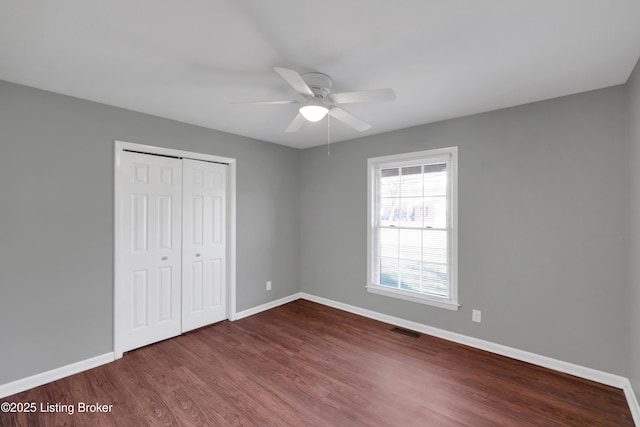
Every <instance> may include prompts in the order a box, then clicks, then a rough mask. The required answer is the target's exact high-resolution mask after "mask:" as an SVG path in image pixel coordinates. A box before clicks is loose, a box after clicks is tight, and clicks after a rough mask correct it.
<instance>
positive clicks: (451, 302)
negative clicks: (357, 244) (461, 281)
mask: <svg viewBox="0 0 640 427" xmlns="http://www.w3.org/2000/svg"><path fill="white" fill-rule="evenodd" d="M442 161H445V162H446V163H447V165H448V174H449V175H448V178H449V179H448V188H447V203H448V218H447V237H448V245H447V249H448V253H447V255H448V258H447V269H448V275H447V277H448V280H449V283H448V285H449V296H448V298H442V297H438V296H435V295H428V294H424V293H420V292H415V291H409V290H403V289H397V288H391V287H388V286H383V285H380V284H379V283H375V278H376V277H377V274H376V269H377V268H378V261H377V254H378V251H379V247H378V246H379V245H378V243H377V235H378V233H377V228H378V224H377V221H378V216H379V215H378V203H379V201H378V195H379V190H378V186H379V179H378V177H379V171H380V170H381V169H386V168H394V167H402V166H410V165H416V164H429V163H435V162H442ZM367 171H368V180H367V187H368V188H367V196H368V197H367V215H368V220H367V251H368V252H367V286H366V289H367V291H368V292H371V293H374V294H379V295H384V296H388V297H393V298H399V299H403V300H407V301H413V302H417V303H421V304H427V305H431V306H435V307H440V308H444V309H447V310H453V311H457V310H458V308H459V307H460V304H458V147H447V148H438V149H434V150H426V151H418V152H413V153H403V154H395V155H391V156H382V157H374V158H370V159H368V161H367Z"/></svg>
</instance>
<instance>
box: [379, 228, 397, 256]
mask: <svg viewBox="0 0 640 427" xmlns="http://www.w3.org/2000/svg"><path fill="white" fill-rule="evenodd" d="M380 256H381V257H385V258H395V259H397V258H398V230H393V229H389V228H381V229H380Z"/></svg>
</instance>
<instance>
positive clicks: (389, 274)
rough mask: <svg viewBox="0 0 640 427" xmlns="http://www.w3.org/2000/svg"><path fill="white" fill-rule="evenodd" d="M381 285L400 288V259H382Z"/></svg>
mask: <svg viewBox="0 0 640 427" xmlns="http://www.w3.org/2000/svg"><path fill="white" fill-rule="evenodd" d="M380 284H381V285H382V286H391V287H393V288H397V287H398V258H386V257H381V258H380Z"/></svg>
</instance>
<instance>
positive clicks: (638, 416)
mask: <svg viewBox="0 0 640 427" xmlns="http://www.w3.org/2000/svg"><path fill="white" fill-rule="evenodd" d="M622 390H624V395H625V397H626V398H627V402H628V403H629V409H631V415H632V416H633V422H634V423H635V424H636V425H637V426H640V405H638V399H637V398H636V394H635V393H634V392H633V387H631V382H630V381H629V380H627V384H626V385H625V386H624V388H623V389H622Z"/></svg>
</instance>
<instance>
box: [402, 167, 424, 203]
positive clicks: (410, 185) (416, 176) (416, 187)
mask: <svg viewBox="0 0 640 427" xmlns="http://www.w3.org/2000/svg"><path fill="white" fill-rule="evenodd" d="M422 181H423V179H422V166H409V167H404V168H402V176H401V179H400V188H401V191H402V197H411V196H418V197H422Z"/></svg>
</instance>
